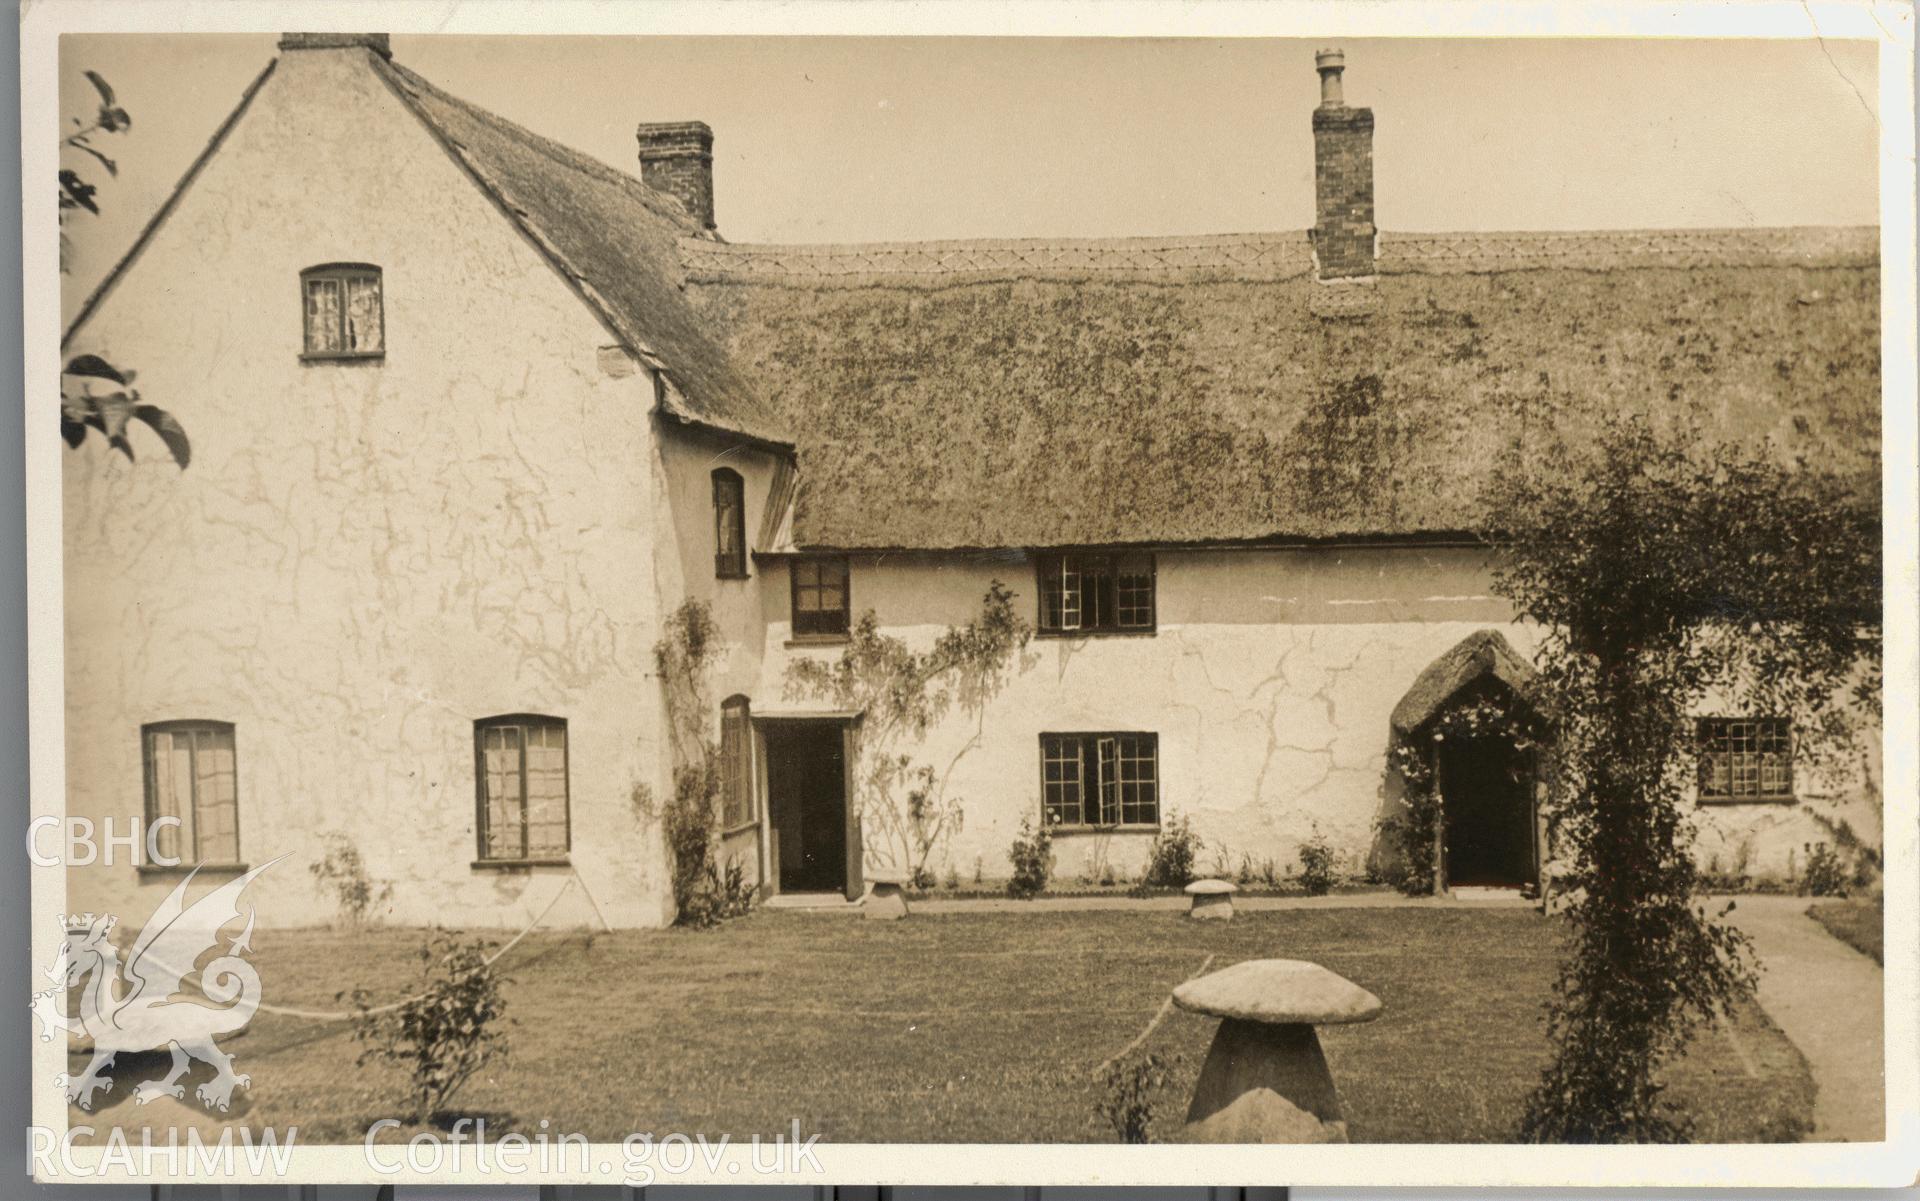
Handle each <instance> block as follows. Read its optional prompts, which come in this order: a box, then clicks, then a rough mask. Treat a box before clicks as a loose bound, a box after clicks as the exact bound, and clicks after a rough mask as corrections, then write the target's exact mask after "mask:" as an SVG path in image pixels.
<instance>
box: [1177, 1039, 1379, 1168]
mask: <svg viewBox="0 0 1920 1201" xmlns="http://www.w3.org/2000/svg"><path fill="white" fill-rule="evenodd" d="M1181 1141H1183V1142H1189V1143H1344V1142H1346V1141H1347V1120H1346V1115H1344V1114H1343V1113H1341V1111H1340V1095H1339V1093H1338V1092H1337V1091H1335V1089H1334V1086H1333V1076H1332V1074H1331V1073H1330V1072H1328V1071H1327V1060H1326V1057H1325V1056H1324V1055H1322V1054H1321V1053H1320V1039H1319V1037H1318V1036H1316V1035H1315V1034H1314V1031H1313V1027H1312V1026H1306V1025H1287V1026H1270V1025H1265V1024H1262V1023H1257V1022H1243V1021H1237V1020H1235V1019H1233V1018H1228V1019H1226V1020H1224V1021H1222V1022H1221V1023H1220V1029H1219V1031H1218V1033H1216V1034H1215V1035H1214V1037H1213V1047H1212V1049H1211V1050H1209V1051H1208V1052H1207V1061H1206V1063H1205V1065H1204V1066H1202V1067H1201V1069H1200V1079H1199V1082H1198V1083H1197V1084H1196V1085H1195V1086H1194V1090H1193V1103H1192V1104H1191V1105H1190V1106H1188V1108H1187V1125H1186V1128H1185V1130H1184V1131H1182V1134H1181Z"/></svg>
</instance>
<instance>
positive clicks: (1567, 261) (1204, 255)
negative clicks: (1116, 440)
mask: <svg viewBox="0 0 1920 1201" xmlns="http://www.w3.org/2000/svg"><path fill="white" fill-rule="evenodd" d="M1879 241H1880V231H1879V230H1878V229H1877V228H1875V227H1872V226H1846V227H1837V228H1817V227H1783V228H1769V229H1627V230H1573V231H1558V232H1545V233H1535V232H1518V233H1384V232H1383V233H1382V234H1381V235H1380V248H1379V262H1378V266H1379V272H1380V274H1382V275H1407V274H1429V275H1430V274H1473V273H1476V272H1489V271H1524V270H1539V269H1556V270H1588V271H1609V270H1617V269H1627V268H1633V269H1640V268H1649V267H1652V268H1694V267H1778V266H1802V267H1870V266H1873V265H1875V263H1876V262H1877V261H1878V257H1879ZM680 258H681V262H682V263H683V264H684V266H685V268H686V272H687V277H688V279H689V281H691V282H694V283H793V284H803V285H813V286H817V285H823V284H825V285H832V286H841V287H861V286H880V285H898V284H915V283H922V284H924V283H943V284H944V283H951V282H955V281H958V280H985V279H1116V278H1118V279H1124V278H1139V279H1166V280H1169V281H1182V280H1196V279H1242V280H1262V279H1267V280H1272V279H1290V278H1293V277H1295V276H1301V275H1307V274H1310V273H1311V272H1312V271H1313V266H1314V263H1313V246H1312V241H1311V239H1310V237H1309V235H1308V234H1307V233H1306V232H1305V231H1295V232H1292V233H1269V234H1216V235H1207V236H1194V237H1174V238H988V239H972V240H957V241H932V242H871V243H844V244H821V245H779V244H751V243H744V244H743V243H722V242H714V241H712V240H710V239H706V238H697V237H683V238H682V239H681V240H680Z"/></svg>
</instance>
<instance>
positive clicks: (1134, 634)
mask: <svg viewBox="0 0 1920 1201" xmlns="http://www.w3.org/2000/svg"><path fill="white" fill-rule="evenodd" d="M1159 632H1160V629H1159V627H1158V626H1155V627H1154V628H1152V629H1148V630H1035V631H1034V632H1033V636H1034V637H1035V638H1054V639H1059V640H1060V641H1062V642H1077V641H1080V640H1082V639H1086V638H1152V637H1153V636H1154V635H1156V634H1158V633H1159Z"/></svg>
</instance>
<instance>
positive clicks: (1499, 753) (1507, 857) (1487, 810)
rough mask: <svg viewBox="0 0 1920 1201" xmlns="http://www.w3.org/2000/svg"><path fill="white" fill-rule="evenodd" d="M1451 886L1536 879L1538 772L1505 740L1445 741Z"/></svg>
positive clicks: (1514, 883) (1512, 884)
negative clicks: (1535, 776) (1535, 794)
mask: <svg viewBox="0 0 1920 1201" xmlns="http://www.w3.org/2000/svg"><path fill="white" fill-rule="evenodd" d="M1442 747H1443V749H1442V750H1441V752H1440V753H1441V755H1442V757H1443V759H1444V762H1443V763H1442V764H1441V775H1442V778H1443V779H1444V780H1445V781H1446V786H1445V792H1444V794H1443V796H1444V816H1445V821H1446V854H1447V884H1448V885H1449V886H1453V885H1491V886H1496V887H1518V886H1520V885H1523V884H1530V883H1532V882H1533V881H1534V822H1533V770H1532V760H1531V757H1530V756H1527V755H1524V754H1522V753H1520V752H1519V751H1517V750H1515V749H1514V746H1513V744H1512V743H1511V742H1509V741H1508V740H1506V739H1504V738H1498V737H1490V738H1467V739H1449V740H1448V741H1447V742H1445V743H1443V744H1442Z"/></svg>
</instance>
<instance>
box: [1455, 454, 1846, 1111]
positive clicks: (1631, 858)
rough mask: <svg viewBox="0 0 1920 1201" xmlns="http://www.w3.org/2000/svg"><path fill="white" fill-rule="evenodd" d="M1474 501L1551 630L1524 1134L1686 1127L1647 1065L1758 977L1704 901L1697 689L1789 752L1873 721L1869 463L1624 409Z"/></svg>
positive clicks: (1507, 581)
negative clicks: (1565, 928)
mask: <svg viewBox="0 0 1920 1201" xmlns="http://www.w3.org/2000/svg"><path fill="white" fill-rule="evenodd" d="M1543 465H1544V466H1543ZM1530 468H1532V469H1530ZM1488 500H1489V506H1488V514H1489V517H1488V521H1489V528H1490V529H1491V530H1492V531H1495V533H1494V534H1493V537H1494V538H1495V540H1496V542H1497V545H1498V551H1499V564H1498V568H1497V571H1496V576H1495V589H1496V591H1498V592H1499V593H1500V594H1501V595H1503V596H1505V597H1507V598H1508V599H1509V600H1511V601H1512V602H1513V604H1514V606H1515V609H1516V611H1517V613H1518V615H1519V616H1520V617H1521V618H1523V619H1525V620H1528V621H1532V622H1535V623H1538V625H1539V626H1540V627H1541V629H1542V631H1543V633H1544V638H1543V641H1542V645H1541V649H1540V651H1539V652H1538V654H1537V655H1536V666H1538V668H1539V676H1538V679H1537V681H1536V683H1535V685H1534V686H1533V687H1534V690H1535V691H1536V692H1538V693H1539V694H1541V695H1542V697H1543V700H1544V703H1543V705H1542V707H1543V708H1544V709H1545V710H1546V711H1548V712H1551V713H1552V715H1553V722H1554V738H1553V744H1552V745H1553V754H1554V759H1555V765H1554V772H1555V775H1556V777H1557V778H1558V780H1559V781H1560V784H1559V794H1560V795H1559V800H1558V804H1557V810H1558V812H1557V818H1558V822H1559V827H1558V831H1557V834H1558V839H1557V842H1558V845H1557V847H1556V854H1557V857H1558V858H1560V859H1561V860H1562V862H1563V863H1564V864H1565V865H1566V866H1565V868H1564V869H1563V870H1562V872H1561V873H1560V874H1559V877H1558V879H1559V883H1560V884H1561V885H1563V886H1564V887H1565V888H1567V889H1568V890H1569V891H1568V894H1567V895H1568V897H1569V900H1568V903H1567V907H1566V909H1565V913H1566V916H1567V917H1568V919H1569V920H1570V930H1569V952H1568V955H1567V958H1566V960H1565V962H1564V964H1563V965H1562V968H1561V971H1560V974H1559V977H1558V980H1557V982H1556V984H1555V988H1554V994H1553V998H1552V1001H1551V1004H1550V1008H1549V1016H1548V1023H1549V1033H1550V1042H1551V1045H1552V1047H1553V1049H1554V1052H1553V1059H1552V1061H1551V1062H1550V1063H1549V1064H1548V1065H1547V1067H1546V1069H1545V1071H1544V1072H1543V1074H1542V1077H1541V1080H1540V1083H1539V1086H1538V1087H1537V1088H1536V1090H1535V1091H1534V1093H1533V1095H1532V1097H1531V1098H1530V1100H1529V1102H1528V1106H1527V1110H1526V1114H1525V1117H1524V1119H1523V1124H1522V1127H1521V1132H1520V1133H1521V1135H1522V1137H1523V1138H1525V1139H1527V1140H1530V1141H1539V1142H1644V1141H1678V1140H1684V1139H1685V1138H1686V1137H1687V1136H1688V1133H1689V1128H1688V1123H1687V1121H1686V1119H1685V1118H1684V1116H1683V1115H1680V1114H1678V1113H1677V1112H1675V1111H1674V1110H1673V1109H1672V1108H1671V1107H1670V1106H1668V1105H1667V1104H1666V1103H1665V1102H1664V1101H1663V1098H1662V1095H1661V1081H1660V1071H1661V1069H1662V1067H1663V1066H1664V1065H1665V1064H1667V1063H1669V1062H1670V1061H1671V1060H1672V1059H1673V1058H1674V1056H1675V1055H1676V1054H1677V1053H1678V1052H1679V1051H1680V1050H1681V1049H1682V1048H1683V1047H1684V1046H1685V1045H1686V1043H1687V1041H1688V1039H1689V1038H1690V1036H1691V1035H1692V1033H1693V1032H1694V1030H1695V1029H1696V1028H1697V1027H1698V1026H1699V1024H1700V1023H1701V1022H1702V1021H1704V1020H1707V1019H1709V1018H1710V1017H1712V1016H1714V1015H1717V1014H1723V1013H1725V1012H1726V1011H1727V1009H1728V1007H1729V1006H1730V1005H1732V1004H1733V1003H1734V1002H1735V1001H1737V1000H1738V999H1739V998H1741V997H1742V996H1744V995H1746V994H1747V992H1748V991H1749V990H1750V988H1751V986H1752V981H1753V971H1752V967H1751V964H1750V962H1749V953H1748V948H1747V947H1746V944H1745V940H1744V939H1743V938H1742V937H1741V935H1740V934H1739V933H1738V932H1737V931H1735V930H1734V929H1733V928H1732V927H1730V926H1728V925H1727V924H1725V922H1724V921H1723V920H1721V919H1722V918H1723V917H1724V914H1710V913H1708V912H1707V911H1706V909H1705V907H1704V906H1703V904H1702V903H1701V902H1700V899H1699V897H1698V895H1697V894H1698V891H1699V887H1698V886H1699V878H1698V871H1697V869H1696V867H1695V864H1694V859H1693V855H1692V850H1691V846H1690V843H1691V831H1690V827H1689V821H1688V817H1687V809H1688V805H1687V800H1688V796H1689V792H1688V787H1689V782H1690V780H1691V779H1692V778H1693V776H1694V772H1695V771H1696V769H1697V761H1696V759H1695V752H1694V744H1693V736H1692V734H1693V726H1692V722H1691V720H1690V718H1691V717H1692V716H1693V715H1694V714H1697V713H1699V712H1700V711H1701V706H1702V705H1703V703H1704V702H1705V701H1706V700H1707V699H1708V698H1709V697H1711V698H1715V699H1714V704H1715V706H1716V709H1717V710H1718V711H1720V712H1731V713H1734V714H1743V715H1751V716H1759V715H1765V716H1770V717H1779V718H1785V719H1788V720H1790V721H1792V722H1793V723H1794V728H1795V730H1796V735H1797V737H1796V742H1797V747H1796V749H1797V751H1798V753H1800V754H1802V755H1804V756H1819V755H1822V754H1843V753H1844V752H1845V748H1847V747H1849V746H1850V745H1851V743H1852V740H1853V736H1854V734H1855V732H1856V731H1857V729H1858V727H1859V724H1860V723H1861V722H1862V721H1868V720H1875V719H1877V712H1878V705H1879V695H1880V686H1879V684H1880V635H1879V627H1880V539H1879V509H1878V489H1877V481H1876V480H1871V479H1868V480H1860V479H1856V478H1853V477H1849V476H1842V475H1839V474H1836V473H1834V472H1831V471H1829V470H1827V469H1825V468H1824V467H1822V466H1819V465H1816V464H1811V463H1808V462H1805V461H1801V460H1799V459H1796V458H1793V457H1791V456H1788V455H1786V454H1784V453H1783V452H1782V451H1781V450H1780V449H1779V448H1778V447H1776V446H1772V445H1767V444H1762V445H1758V446H1754V445H1744V446H1743V445H1739V444H1733V443H1728V442H1725V441H1724V440H1716V439H1715V438H1714V437H1712V436H1710V435H1708V434H1707V433H1705V432H1703V431H1701V430H1698V429H1688V428H1676V429H1670V430H1667V431H1666V432H1656V431H1655V430H1654V429H1653V428H1651V427H1650V426H1649V425H1648V424H1647V423H1646V422H1645V421H1644V420H1634V421H1629V422H1625V423H1622V424H1620V425H1617V426H1614V427H1613V428H1612V429H1610V430H1609V431H1608V432H1607V433H1605V434H1603V435H1600V436H1599V437H1597V438H1595V439H1593V440H1592V441H1590V442H1587V443H1584V444H1582V445H1578V446H1560V447H1557V448H1553V452H1552V453H1550V454H1539V453H1535V454H1534V455H1532V456H1531V457H1526V458H1523V457H1522V456H1520V455H1518V454H1517V453H1516V454H1515V455H1512V456H1510V457H1509V460H1508V461H1507V462H1506V463H1503V464H1501V465H1500V467H1499V469H1498V470H1496V471H1494V472H1493V474H1492V476H1491V482H1490V492H1489V496H1488Z"/></svg>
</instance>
